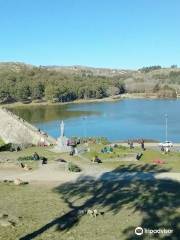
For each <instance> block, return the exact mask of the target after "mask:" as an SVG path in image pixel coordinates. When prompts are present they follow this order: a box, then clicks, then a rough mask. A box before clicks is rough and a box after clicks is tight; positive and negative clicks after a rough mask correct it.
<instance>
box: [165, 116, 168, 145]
mask: <svg viewBox="0 0 180 240" xmlns="http://www.w3.org/2000/svg"><path fill="white" fill-rule="evenodd" d="M165 122H166V142H167V137H168V132H167V131H168V126H167V125H168V115H167V114H166V115H165Z"/></svg>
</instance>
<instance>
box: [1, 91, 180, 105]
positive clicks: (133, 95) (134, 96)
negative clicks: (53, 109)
mask: <svg viewBox="0 0 180 240" xmlns="http://www.w3.org/2000/svg"><path fill="white" fill-rule="evenodd" d="M124 99H147V100H152V99H163V100H168V99H178V98H158V97H157V96H156V95H155V94H149V95H148V94H145V93H125V94H119V95H115V96H112V97H106V98H100V99H77V100H74V101H69V102H48V101H43V100H42V101H32V102H29V103H23V102H13V103H3V104H2V103H0V107H8V108H13V107H28V106H51V105H52V106H55V105H67V104H83V103H99V102H100V103H101V102H116V101H120V100H124Z"/></svg>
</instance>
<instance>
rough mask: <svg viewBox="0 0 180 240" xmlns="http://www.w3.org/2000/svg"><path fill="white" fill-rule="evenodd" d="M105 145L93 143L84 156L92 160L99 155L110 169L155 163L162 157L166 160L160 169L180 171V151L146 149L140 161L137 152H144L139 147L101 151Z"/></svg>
mask: <svg viewBox="0 0 180 240" xmlns="http://www.w3.org/2000/svg"><path fill="white" fill-rule="evenodd" d="M104 146H105V145H102V144H91V145H90V152H87V153H84V154H83V156H84V157H86V158H87V159H89V161H90V160H92V159H93V157H94V156H95V155H97V156H98V157H99V158H100V159H101V160H102V161H103V163H102V166H105V167H107V168H110V169H114V168H116V167H120V166H124V165H126V166H130V165H131V164H132V163H133V164H135V165H137V166H142V165H147V164H148V165H150V166H151V165H154V163H153V161H154V160H157V159H161V160H164V161H165V164H161V165H158V166H159V169H160V168H162V169H164V170H166V171H167V170H168V171H172V172H180V153H179V152H170V153H168V154H164V153H162V152H160V151H158V150H146V151H143V156H142V158H141V159H140V160H139V161H135V157H136V154H137V153H139V152H142V150H141V149H140V148H138V147H136V148H134V149H129V148H128V147H120V148H114V150H113V153H101V149H102V148H104ZM126 158H127V159H128V158H130V159H134V161H133V160H132V161H125V159H126Z"/></svg>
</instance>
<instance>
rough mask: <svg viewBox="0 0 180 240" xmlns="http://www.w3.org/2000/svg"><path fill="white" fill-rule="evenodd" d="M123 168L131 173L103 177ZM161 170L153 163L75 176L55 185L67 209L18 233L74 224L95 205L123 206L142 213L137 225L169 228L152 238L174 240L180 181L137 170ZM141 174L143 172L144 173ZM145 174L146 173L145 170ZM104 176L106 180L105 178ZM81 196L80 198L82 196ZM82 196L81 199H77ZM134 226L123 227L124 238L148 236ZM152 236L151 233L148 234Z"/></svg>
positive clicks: (179, 221)
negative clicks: (144, 175) (170, 230)
mask: <svg viewBox="0 0 180 240" xmlns="http://www.w3.org/2000/svg"><path fill="white" fill-rule="evenodd" d="M123 171H126V172H127V171H130V172H134V173H135V174H133V176H132V177H130V178H127V179H126V180H124V179H120V180H119V179H117V180H116V179H115V178H114V179H113V180H112V181H111V180H110V178H107V174H111V175H112V174H116V175H117V174H118V173H119V175H121V174H122V172H123ZM141 171H144V172H149V171H151V172H158V171H159V172H162V168H161V169H160V168H159V167H158V166H156V165H153V166H152V165H151V166H149V165H146V166H140V165H139V166H136V165H131V166H129V167H127V166H124V167H122V166H121V167H120V168H116V169H115V170H114V171H112V172H110V173H105V174H102V175H101V177H100V178H98V179H96V180H95V179H94V178H92V177H89V176H84V177H79V178H78V179H77V181H76V182H68V183H65V184H63V185H60V186H59V187H57V188H55V189H54V191H56V192H57V193H59V194H60V195H61V197H62V198H63V199H64V201H65V203H66V204H67V205H68V206H69V209H70V211H69V212H67V213H64V214H63V215H62V216H59V217H58V218H56V219H54V220H52V221H50V222H48V223H47V224H46V225H44V226H42V227H41V228H40V229H37V230H36V231H34V232H32V233H30V234H27V235H26V236H24V237H21V238H20V240H29V239H34V238H36V237H37V236H39V235H40V234H42V233H43V232H45V231H47V230H49V229H50V228H51V227H54V226H56V227H57V230H59V231H67V230H69V229H71V228H72V227H73V226H75V225H77V224H78V223H79V221H80V220H81V218H83V215H81V214H79V213H80V212H81V211H82V210H86V209H92V208H93V207H96V206H99V207H101V208H102V209H106V213H108V212H111V213H112V214H114V215H115V214H117V213H118V212H119V211H120V210H121V208H123V207H125V206H127V207H128V208H130V209H131V210H132V211H134V212H136V211H139V212H141V213H142V218H141V219H142V220H141V225H140V226H141V227H143V228H147V229H164V228H165V229H173V233H171V234H170V235H153V237H155V238H156V239H163V240H167V239H168V240H169V239H171V240H178V239H179V236H180V211H179V209H180V183H179V182H176V181H172V180H155V179H154V177H153V174H152V175H151V180H150V179H149V180H147V179H146V178H143V179H141V178H142V177H141V175H139V172H141ZM144 174H145V173H144ZM147 174H148V173H147ZM107 179H108V180H107ZM82 199H83V200H82ZM81 200H82V201H81ZM135 227H137V226H131V224H129V226H128V228H126V229H124V231H123V234H124V236H125V239H127V240H132V239H150V236H149V235H148V234H143V235H141V236H140V237H139V236H136V235H135V234H134V229H135ZM151 237H152V236H151Z"/></svg>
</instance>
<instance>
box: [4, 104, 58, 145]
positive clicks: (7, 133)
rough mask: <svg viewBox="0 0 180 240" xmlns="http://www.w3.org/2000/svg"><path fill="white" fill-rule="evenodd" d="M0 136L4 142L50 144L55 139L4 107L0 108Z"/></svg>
mask: <svg viewBox="0 0 180 240" xmlns="http://www.w3.org/2000/svg"><path fill="white" fill-rule="evenodd" d="M0 137H1V138H2V139H3V141H4V142H5V143H16V144H33V145H40V144H41V145H51V144H55V143H56V140H55V139H54V138H52V137H50V136H48V135H45V134H43V133H41V132H40V131H39V130H38V129H37V128H36V127H34V126H32V125H31V124H29V123H28V122H26V121H25V120H23V119H22V118H20V117H18V116H16V115H15V114H13V113H12V112H10V111H8V110H7V109H5V108H0Z"/></svg>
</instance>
